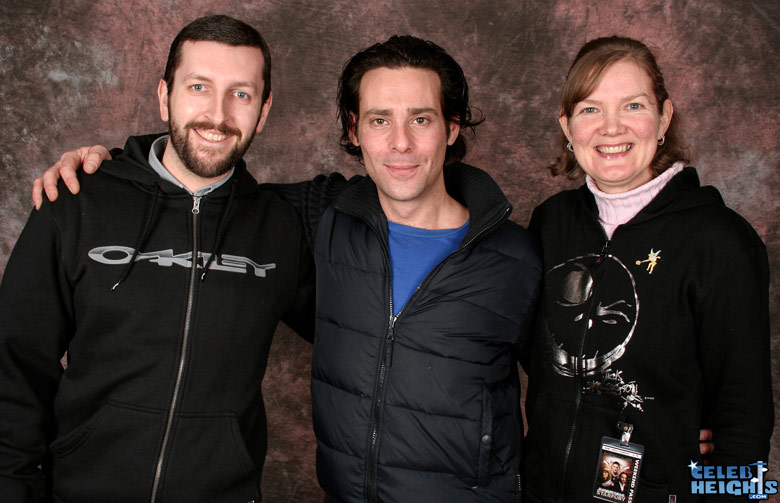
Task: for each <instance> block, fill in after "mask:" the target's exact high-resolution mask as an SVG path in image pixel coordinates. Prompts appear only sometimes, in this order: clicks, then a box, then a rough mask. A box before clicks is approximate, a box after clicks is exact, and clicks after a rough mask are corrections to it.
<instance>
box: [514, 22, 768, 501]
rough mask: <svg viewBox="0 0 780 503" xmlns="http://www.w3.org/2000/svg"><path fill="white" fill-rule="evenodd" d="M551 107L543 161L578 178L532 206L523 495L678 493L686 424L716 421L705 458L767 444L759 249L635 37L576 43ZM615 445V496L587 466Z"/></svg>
mask: <svg viewBox="0 0 780 503" xmlns="http://www.w3.org/2000/svg"><path fill="white" fill-rule="evenodd" d="M560 110H561V116H560V124H561V129H562V131H563V135H562V141H561V152H562V155H561V157H560V158H559V159H558V161H557V162H556V164H555V165H554V166H553V167H552V172H553V174H554V175H557V174H564V175H566V176H567V177H569V178H572V179H577V178H581V177H582V176H583V175H585V181H586V183H585V184H584V185H583V186H582V187H581V188H580V189H578V190H570V191H564V192H561V193H559V194H557V195H555V196H553V197H551V198H550V199H548V200H547V201H546V202H544V203H543V204H542V205H541V206H539V207H538V208H536V210H534V213H533V216H532V219H531V223H530V226H529V228H530V230H531V231H532V232H534V233H535V234H536V235H537V236H538V237H539V238H540V240H541V243H542V248H543V252H544V268H545V270H546V274H545V281H544V283H545V287H544V294H543V298H542V306H541V313H540V315H539V318H540V324H539V329H538V332H537V334H536V341H535V343H534V345H533V348H534V354H533V356H532V366H531V371H530V381H529V396H528V402H527V404H528V415H529V431H528V442H527V444H526V445H527V446H528V451H527V452H526V455H525V457H524V459H525V460H526V465H525V476H526V486H525V489H526V493H525V498H526V501H531V502H537V501H564V500H565V501H576V502H580V501H582V502H586V501H593V497H597V498H600V499H607V500H608V501H629V502H630V501H633V498H636V499H637V501H671V495H677V494H679V495H682V494H685V495H686V496H688V495H691V485H690V470H689V468H688V465H689V463H690V462H691V461H690V460H700V459H701V457H702V455H701V454H700V451H699V445H698V439H699V430H700V428H711V429H712V432H713V440H714V442H715V451H714V453H713V454H712V456H711V457H710V459H709V462H710V463H711V464H712V465H748V464H750V463H755V462H756V460H762V459H766V457H767V455H768V450H769V439H770V436H771V434H772V424H773V405H772V389H771V374H770V366H769V317H768V275H769V273H768V264H767V254H766V248H765V247H764V244H763V243H762V241H761V239H760V238H759V237H758V235H757V234H756V233H755V231H754V230H753V228H752V227H751V226H750V225H749V224H748V223H747V221H745V220H744V219H743V218H742V217H741V216H740V215H738V214H736V213H735V212H734V211H732V210H730V209H728V208H727V207H726V206H725V205H724V204H723V200H722V198H721V197H720V194H719V193H718V192H717V190H716V189H714V188H713V187H700V186H699V180H698V176H697V174H696V170H695V169H694V168H691V167H684V166H685V164H686V163H687V162H688V159H687V149H686V147H685V143H684V142H683V141H682V138H681V136H680V134H679V130H678V127H677V120H676V116H675V114H674V110H673V107H672V103H671V100H670V99H669V95H668V93H667V91H666V87H665V84H664V80H663V75H662V73H661V71H660V69H659V68H658V65H657V63H656V61H655V58H654V56H653V55H652V53H651V52H650V51H649V49H648V48H647V47H646V46H645V45H644V44H642V43H640V42H638V41H636V40H632V39H627V38H621V37H609V38H600V39H596V40H593V41H591V42H588V43H587V44H585V46H584V47H583V48H582V49H581V50H580V52H579V54H578V55H577V57H576V59H575V61H574V63H573V65H572V67H571V69H570V71H569V74H568V76H567V78H566V83H565V84H564V87H563V103H562V105H561V108H560ZM612 439H614V440H612ZM618 439H619V440H618ZM629 440H630V445H629ZM613 443H614V444H616V445H617V444H618V443H620V444H622V447H621V448H622V449H625V450H626V452H629V451H630V452H632V453H633V454H631V457H630V459H629V458H626V460H624V461H627V463H626V466H630V474H629V473H627V474H626V478H628V477H629V476H630V477H631V487H632V492H630V493H628V495H625V496H624V495H623V494H621V493H620V492H618V491H617V490H615V491H612V492H610V491H607V490H605V489H603V485H602V484H601V482H600V481H601V478H602V469H603V464H602V460H603V459H604V458H605V454H604V453H606V452H608V451H609V450H610V449H611V448H612V447H611V446H612V444H613ZM640 451H643V452H644V455H642V454H640ZM628 461H631V462H630V463H629V462H628ZM640 468H641V470H640ZM613 478H614V479H615V480H614V481H612V482H613V484H614V485H618V483H619V482H620V481H619V479H618V478H617V473H616V474H615V475H614V477H613ZM634 491H635V492H634ZM613 493H614V494H613ZM691 497H692V499H691V500H688V499H686V501H697V499H696V498H697V496H696V495H695V494H694V495H691Z"/></svg>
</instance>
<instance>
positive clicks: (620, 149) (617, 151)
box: [596, 143, 634, 154]
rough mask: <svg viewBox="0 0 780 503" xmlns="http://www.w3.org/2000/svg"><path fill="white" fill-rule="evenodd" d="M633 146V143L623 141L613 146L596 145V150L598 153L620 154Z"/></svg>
mask: <svg viewBox="0 0 780 503" xmlns="http://www.w3.org/2000/svg"><path fill="white" fill-rule="evenodd" d="M633 146H634V144H633V143H624V144H623V145H616V146H614V147H608V146H601V147H596V150H598V151H599V153H600V154H622V153H623V152H628V151H629V150H631V148H632V147H633Z"/></svg>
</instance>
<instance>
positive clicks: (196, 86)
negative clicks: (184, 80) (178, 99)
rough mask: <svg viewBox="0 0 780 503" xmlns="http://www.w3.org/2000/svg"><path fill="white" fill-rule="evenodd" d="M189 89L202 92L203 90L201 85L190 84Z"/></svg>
mask: <svg viewBox="0 0 780 503" xmlns="http://www.w3.org/2000/svg"><path fill="white" fill-rule="evenodd" d="M190 88H191V89H192V90H193V91H202V90H203V84H192V85H191V86H190Z"/></svg>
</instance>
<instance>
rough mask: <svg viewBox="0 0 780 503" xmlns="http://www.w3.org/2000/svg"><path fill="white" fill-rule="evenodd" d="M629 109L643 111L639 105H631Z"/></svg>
mask: <svg viewBox="0 0 780 503" xmlns="http://www.w3.org/2000/svg"><path fill="white" fill-rule="evenodd" d="M627 108H628V109H629V110H641V108H642V105H641V104H639V103H629V104H628V107H627Z"/></svg>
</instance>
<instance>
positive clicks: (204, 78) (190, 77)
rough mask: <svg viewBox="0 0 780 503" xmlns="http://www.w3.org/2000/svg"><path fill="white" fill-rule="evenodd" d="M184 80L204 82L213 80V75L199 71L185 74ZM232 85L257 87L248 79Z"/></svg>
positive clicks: (231, 85)
mask: <svg viewBox="0 0 780 503" xmlns="http://www.w3.org/2000/svg"><path fill="white" fill-rule="evenodd" d="M184 80H185V81H187V80H202V81H204V82H212V81H213V79H212V78H211V77H207V76H205V75H201V74H198V73H190V74H189V75H185V76H184ZM230 87H248V88H250V89H255V88H256V85H255V84H254V83H252V82H250V81H248V80H240V81H238V82H232V83H231V84H230Z"/></svg>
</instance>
